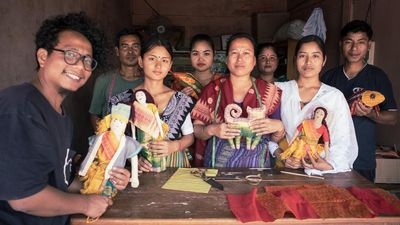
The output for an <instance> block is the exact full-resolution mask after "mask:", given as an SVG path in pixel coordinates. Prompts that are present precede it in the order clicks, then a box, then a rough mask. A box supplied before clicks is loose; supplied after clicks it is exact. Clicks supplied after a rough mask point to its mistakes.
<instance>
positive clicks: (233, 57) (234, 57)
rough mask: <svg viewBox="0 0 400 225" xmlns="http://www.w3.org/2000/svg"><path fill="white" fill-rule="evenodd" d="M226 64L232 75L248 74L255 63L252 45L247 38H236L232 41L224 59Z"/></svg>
mask: <svg viewBox="0 0 400 225" xmlns="http://www.w3.org/2000/svg"><path fill="white" fill-rule="evenodd" d="M226 65H227V66H228V69H229V71H230V74H231V75H233V76H250V73H251V71H252V70H253V68H254V66H255V65H256V57H255V56H254V47H253V44H252V43H251V41H250V40H249V39H247V38H238V39H235V40H233V41H232V43H231V45H230V47H229V49H228V56H227V59H226Z"/></svg>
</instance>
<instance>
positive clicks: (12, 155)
mask: <svg viewBox="0 0 400 225" xmlns="http://www.w3.org/2000/svg"><path fill="white" fill-rule="evenodd" d="M0 124H1V129H0V143H1V144H0V155H1V160H0V180H1V181H2V182H1V185H0V224H10V225H19V224H21V225H22V224H29V225H36V224H38V225H39V224H40V225H47V224H54V225H60V224H61V225H63V224H68V223H69V219H68V216H56V217H38V216H32V215H29V214H25V213H22V212H17V211H15V210H13V209H12V208H11V206H10V205H9V204H8V202H7V201H8V200H16V199H22V198H26V197H28V196H32V195H34V194H36V193H38V192H40V191H41V190H43V189H44V188H45V187H46V186H47V185H50V186H52V187H54V188H57V189H59V190H61V191H67V189H68V185H69V182H70V177H71V165H72V156H73V154H74V153H73V152H72V151H71V150H70V146H71V140H72V123H71V120H70V119H69V118H68V117H67V116H65V115H60V114H59V113H57V112H56V111H55V110H54V109H53V108H52V107H51V105H50V104H49V102H48V101H47V100H46V99H45V98H44V96H43V95H42V94H41V93H40V92H39V91H38V90H37V89H36V88H35V87H34V86H33V85H31V84H27V83H26V84H22V85H18V86H14V87H10V88H8V89H5V90H3V91H1V92H0ZM42 204H46V202H43V203H42Z"/></svg>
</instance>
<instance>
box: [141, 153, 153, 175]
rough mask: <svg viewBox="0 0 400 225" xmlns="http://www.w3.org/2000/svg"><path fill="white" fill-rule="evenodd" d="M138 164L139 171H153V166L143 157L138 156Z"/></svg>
mask: <svg viewBox="0 0 400 225" xmlns="http://www.w3.org/2000/svg"><path fill="white" fill-rule="evenodd" d="M138 164H139V170H140V171H143V172H151V171H153V166H152V165H151V163H150V162H149V161H147V160H146V159H145V158H143V157H139V160H138Z"/></svg>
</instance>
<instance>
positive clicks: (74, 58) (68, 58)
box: [52, 48, 97, 71]
mask: <svg viewBox="0 0 400 225" xmlns="http://www.w3.org/2000/svg"><path fill="white" fill-rule="evenodd" d="M52 50H54V51H59V52H63V53H64V61H65V63H67V64H69V65H75V64H77V63H78V62H79V61H82V62H83V67H84V68H85V70H87V71H93V70H94V69H96V66H97V61H96V60H95V59H93V58H92V57H90V56H88V55H82V54H80V53H79V52H77V51H74V50H62V49H57V48H52Z"/></svg>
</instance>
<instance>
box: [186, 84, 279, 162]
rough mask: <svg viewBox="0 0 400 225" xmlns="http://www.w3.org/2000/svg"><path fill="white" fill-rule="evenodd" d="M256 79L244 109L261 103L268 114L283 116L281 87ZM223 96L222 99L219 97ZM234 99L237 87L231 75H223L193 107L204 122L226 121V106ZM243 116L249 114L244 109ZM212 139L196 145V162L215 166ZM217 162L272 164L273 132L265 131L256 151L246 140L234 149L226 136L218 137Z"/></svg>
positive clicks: (195, 113)
mask: <svg viewBox="0 0 400 225" xmlns="http://www.w3.org/2000/svg"><path fill="white" fill-rule="evenodd" d="M252 79H253V86H252V87H251V88H250V89H249V90H248V92H247V94H246V96H245V98H244V100H243V102H242V103H239V105H240V106H241V107H242V109H246V108H247V107H248V106H249V107H251V108H258V107H260V104H263V105H264V106H265V107H266V109H267V110H266V115H265V116H266V117H269V118H272V119H280V97H281V90H280V89H279V88H277V87H276V86H275V85H274V84H272V83H268V82H266V81H263V80H260V79H255V78H252ZM218 99H219V102H218V101H217V100H218ZM231 103H234V100H233V87H232V83H231V80H230V79H229V77H222V78H220V79H217V80H214V81H212V82H210V84H208V85H207V86H206V87H205V88H204V90H203V92H202V93H201V96H200V98H199V100H198V101H197V103H196V105H195V107H194V109H193V111H192V119H193V120H200V121H202V122H203V123H204V124H206V125H209V124H212V123H222V122H224V110H225V107H226V106H227V105H228V104H231ZM241 117H247V112H246V110H243V114H242V115H241ZM212 139H213V138H210V139H209V140H208V143H207V146H206V148H201V147H200V148H199V147H198V146H196V150H195V153H196V157H195V160H196V163H195V165H196V166H206V167H211V165H212V163H211V161H212V159H211V155H212V149H213V144H212V142H213V141H212ZM215 139H216V141H215V151H216V152H215V166H216V167H269V165H270V164H269V154H268V148H267V142H268V141H269V140H270V135H263V136H262V138H261V141H260V143H259V144H258V145H257V147H256V149H255V150H253V151H248V150H246V147H245V142H242V143H241V147H240V149H239V150H234V149H231V148H230V146H229V143H228V141H227V140H225V139H219V138H218V137H215Z"/></svg>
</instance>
